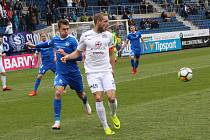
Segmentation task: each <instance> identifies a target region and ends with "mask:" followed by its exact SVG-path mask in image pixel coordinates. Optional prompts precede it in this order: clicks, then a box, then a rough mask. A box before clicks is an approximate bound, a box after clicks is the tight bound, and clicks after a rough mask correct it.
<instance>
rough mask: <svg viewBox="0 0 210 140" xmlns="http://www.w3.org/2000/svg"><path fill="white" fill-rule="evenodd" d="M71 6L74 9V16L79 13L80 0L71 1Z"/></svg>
mask: <svg viewBox="0 0 210 140" xmlns="http://www.w3.org/2000/svg"><path fill="white" fill-rule="evenodd" d="M72 6H73V7H75V12H76V15H78V13H79V6H80V0H73V3H72Z"/></svg>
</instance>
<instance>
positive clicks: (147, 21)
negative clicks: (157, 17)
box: [144, 19, 151, 30]
mask: <svg viewBox="0 0 210 140" xmlns="http://www.w3.org/2000/svg"><path fill="white" fill-rule="evenodd" d="M144 27H145V29H146V30H149V29H151V23H150V20H149V19H146V21H145V23H144Z"/></svg>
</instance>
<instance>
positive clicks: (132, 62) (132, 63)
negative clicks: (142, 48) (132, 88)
mask: <svg viewBox="0 0 210 140" xmlns="http://www.w3.org/2000/svg"><path fill="white" fill-rule="evenodd" d="M131 66H132V67H133V68H135V63H134V60H133V59H131Z"/></svg>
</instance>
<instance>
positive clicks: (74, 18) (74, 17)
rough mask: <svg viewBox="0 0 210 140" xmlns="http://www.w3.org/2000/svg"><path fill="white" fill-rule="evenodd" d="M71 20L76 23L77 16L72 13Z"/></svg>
mask: <svg viewBox="0 0 210 140" xmlns="http://www.w3.org/2000/svg"><path fill="white" fill-rule="evenodd" d="M71 19H72V21H73V22H77V15H76V14H75V12H72V15H71Z"/></svg>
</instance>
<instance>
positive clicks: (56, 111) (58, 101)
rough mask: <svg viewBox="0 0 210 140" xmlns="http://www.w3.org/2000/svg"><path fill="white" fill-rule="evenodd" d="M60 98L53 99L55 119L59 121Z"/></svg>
mask: <svg viewBox="0 0 210 140" xmlns="http://www.w3.org/2000/svg"><path fill="white" fill-rule="evenodd" d="M60 114H61V100H57V99H54V117H55V121H60Z"/></svg>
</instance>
